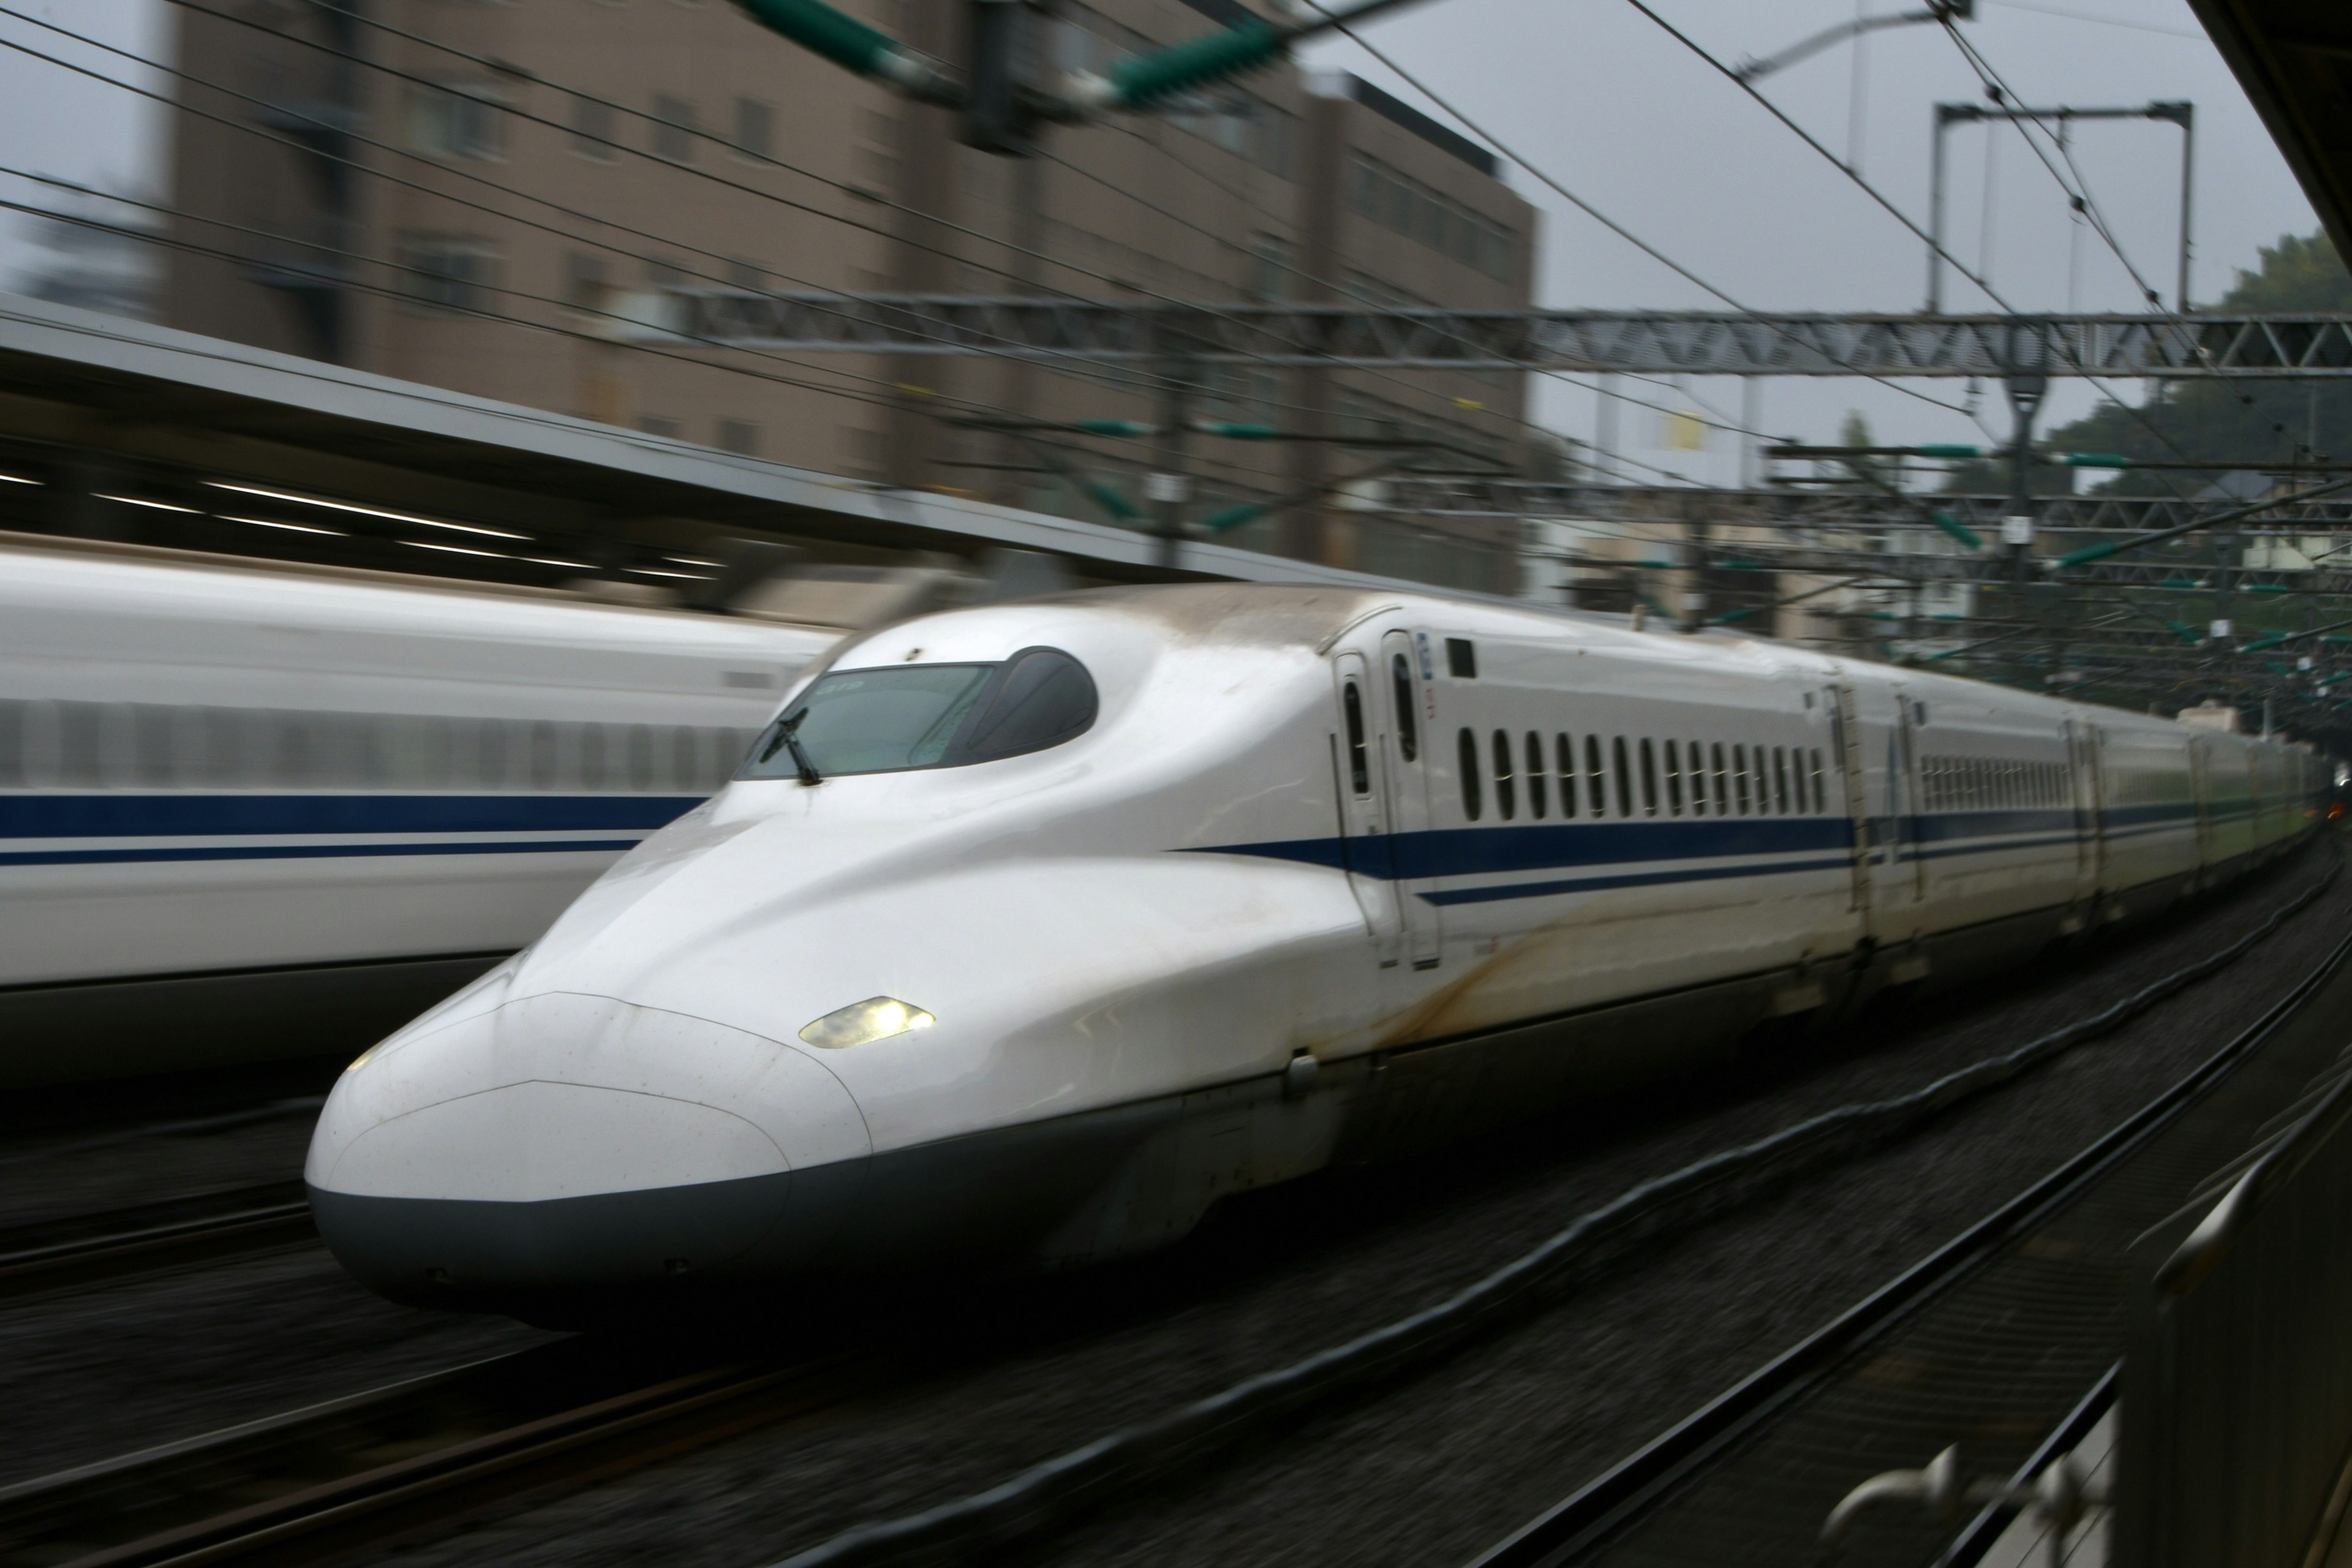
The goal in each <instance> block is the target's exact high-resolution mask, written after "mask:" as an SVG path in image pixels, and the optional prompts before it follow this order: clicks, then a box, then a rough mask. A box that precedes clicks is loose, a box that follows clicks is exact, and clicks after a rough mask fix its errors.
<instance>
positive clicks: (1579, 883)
mask: <svg viewBox="0 0 2352 1568" xmlns="http://www.w3.org/2000/svg"><path fill="white" fill-rule="evenodd" d="M1851 864H1852V862H1851V861H1849V860H1846V859H1843V858H1840V859H1835V860H1784V861H1781V862H1780V863H1778V864H1776V865H1770V866H1709V867H1706V868H1695V869H1690V870H1682V871H1628V872H1626V873H1624V874H1623V875H1622V876H1615V877H1576V878H1571V879H1568V880H1565V881H1559V882H1504V883H1500V884H1497V885H1494V886H1490V887H1485V888H1457V889H1453V890H1451V891H1448V892H1442V893H1423V894H1421V895H1420V897H1421V898H1422V899H1423V900H1426V901H1427V902H1430V903H1433V904H1486V903H1493V902H1495V901H1496V900H1500V899H1540V898H1546V897H1549V896H1550V895H1551V894H1554V893H1590V892H1597V891H1600V890H1601V889H1608V888H1643V887H1654V886H1655V885H1657V884H1659V883H1662V882H1705V881H1715V880H1723V879H1730V878H1734V877H1777V876H1780V875H1781V874H1783V873H1784V872H1790V871H1843V870H1844V869H1845V868H1847V867H1848V866H1849V865H1851Z"/></svg>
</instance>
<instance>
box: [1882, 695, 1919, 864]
mask: <svg viewBox="0 0 2352 1568" xmlns="http://www.w3.org/2000/svg"><path fill="white" fill-rule="evenodd" d="M1924 711H1925V710H1924V709H1922V708H1921V706H1920V704H1919V702H1918V701H1917V700H1916V699H1915V698H1913V697H1912V696H1911V694H1910V693H1909V692H1907V691H1906V690H1905V689H1903V688H1901V687H1899V686H1898V687H1896V688H1895V752H1894V755H1893V756H1891V757H1890V758H1889V759H1888V761H1887V773H1888V778H1887V784H1886V791H1887V808H1886V809H1887V812H1888V815H1889V816H1892V817H1893V818H1894V822H1895V834H1894V843H1893V845H1892V847H1891V848H1890V849H1889V851H1888V852H1889V853H1890V854H1892V855H1893V856H1894V857H1895V870H1896V871H1897V872H1898V873H1900V872H1902V871H1904V870H1906V869H1907V870H1908V871H1909V873H1910V875H1909V877H1908V879H1907V881H1908V883H1909V885H1910V891H1911V896H1912V897H1913V898H1914V899H1922V900H1924V899H1925V898H1927V856H1926V855H1924V854H1922V853H1921V851H1922V850H1923V849H1925V848H1926V847H1927V846H1926V844H1925V843H1923V842H1922V841H1921V839H1920V837H1919V834H1920V826H1921V824H1920V821H1919V817H1920V813H1921V810H1922V808H1923V803H1922V802H1921V800H1920V798H1919V720H1920V715H1921V714H1922V713H1923V712H1924ZM1904 880H1906V879H1904V878H1902V877H1900V876H1899V875H1898V877H1897V882H1898V884H1900V883H1901V882H1902V881H1904Z"/></svg>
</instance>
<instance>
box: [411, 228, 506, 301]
mask: <svg viewBox="0 0 2352 1568" xmlns="http://www.w3.org/2000/svg"><path fill="white" fill-rule="evenodd" d="M396 254H397V256H398V258H399V264H400V291H401V293H402V294H404V296H406V297H407V298H408V299H409V300H411V301H413V302H414V303H415V304H419V305H424V306H427V307H429V308H432V309H435V310H488V308H489V303H490V300H489V296H490V289H491V286H492V275H493V274H494V273H495V271H496V270H497V266H498V254H497V252H496V251H494V250H493V249H492V248H491V247H489V245H488V244H487V243H486V242H484V241H482V240H478V239H469V238H467V237H462V236H458V235H446V234H410V235H404V236H402V237H401V240H400V244H399V247H398V249H397V252H396Z"/></svg>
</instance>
